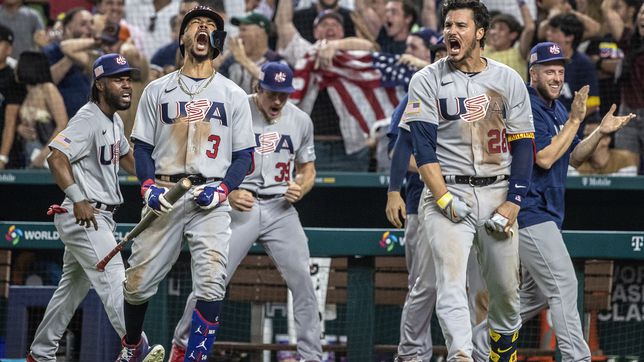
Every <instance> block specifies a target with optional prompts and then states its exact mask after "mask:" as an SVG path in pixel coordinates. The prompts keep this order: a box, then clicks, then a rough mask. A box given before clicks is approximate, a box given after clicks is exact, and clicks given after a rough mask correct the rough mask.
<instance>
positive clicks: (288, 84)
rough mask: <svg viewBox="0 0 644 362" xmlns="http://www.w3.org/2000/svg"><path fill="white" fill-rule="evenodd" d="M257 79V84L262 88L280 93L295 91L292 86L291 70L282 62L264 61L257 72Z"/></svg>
mask: <svg viewBox="0 0 644 362" xmlns="http://www.w3.org/2000/svg"><path fill="white" fill-rule="evenodd" d="M259 80H260V82H259V86H260V87H262V89H265V90H269V91H273V92H280V93H293V92H295V88H293V71H292V70H291V68H290V67H289V66H288V65H286V64H284V63H279V62H268V63H264V65H262V69H261V72H260V73H259Z"/></svg>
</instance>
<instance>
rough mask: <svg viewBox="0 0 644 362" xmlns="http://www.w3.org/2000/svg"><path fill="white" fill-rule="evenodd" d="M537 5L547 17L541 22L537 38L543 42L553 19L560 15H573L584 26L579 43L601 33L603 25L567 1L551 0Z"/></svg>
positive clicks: (539, 2)
mask: <svg viewBox="0 0 644 362" xmlns="http://www.w3.org/2000/svg"><path fill="white" fill-rule="evenodd" d="M537 5H539V8H540V9H541V10H542V11H543V13H545V14H546V15H547V17H546V18H545V19H543V20H541V21H540V22H539V30H538V34H537V37H538V38H539V39H540V40H542V39H546V38H547V36H546V33H547V31H548V28H549V25H550V24H549V22H550V20H551V19H552V18H554V17H555V16H558V15H564V14H568V15H573V16H574V17H576V18H577V20H579V22H581V23H582V24H583V30H582V34H580V36H579V42H580V43H581V41H582V40H587V39H590V38H593V37H596V36H598V35H599V33H600V31H601V24H600V23H598V22H597V21H595V20H594V19H593V18H591V17H590V16H588V15H586V14H584V13H581V12H579V11H576V10H573V8H572V6H571V5H570V3H568V1H567V0H549V1H538V2H537Z"/></svg>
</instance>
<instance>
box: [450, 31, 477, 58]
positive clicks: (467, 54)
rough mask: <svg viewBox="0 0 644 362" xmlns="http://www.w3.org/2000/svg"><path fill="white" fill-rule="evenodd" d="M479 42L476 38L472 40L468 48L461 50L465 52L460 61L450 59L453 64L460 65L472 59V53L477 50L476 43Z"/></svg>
mask: <svg viewBox="0 0 644 362" xmlns="http://www.w3.org/2000/svg"><path fill="white" fill-rule="evenodd" d="M477 42H478V40H476V37H475V38H474V39H472V40H471V42H470V43H469V44H468V46H466V47H463V48H462V49H461V51H462V52H463V53H462V54H463V55H462V56H461V58H460V59H454V58H452V57H450V60H451V61H452V63H454V64H460V63H464V62H466V61H467V60H468V59H470V58H471V57H472V53H473V52H474V49H476V43H477ZM463 45H465V44H463ZM448 54H449V50H448Z"/></svg>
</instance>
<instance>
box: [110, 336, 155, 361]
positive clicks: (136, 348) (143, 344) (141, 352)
mask: <svg viewBox="0 0 644 362" xmlns="http://www.w3.org/2000/svg"><path fill="white" fill-rule="evenodd" d="M121 346H123V349H122V350H121V353H120V354H119V356H118V357H117V359H116V362H163V358H164V357H165V349H163V346H161V345H158V344H157V345H154V346H152V347H150V346H149V345H148V341H147V339H146V338H141V340H140V341H139V343H138V344H137V345H128V344H127V343H125V337H123V339H121Z"/></svg>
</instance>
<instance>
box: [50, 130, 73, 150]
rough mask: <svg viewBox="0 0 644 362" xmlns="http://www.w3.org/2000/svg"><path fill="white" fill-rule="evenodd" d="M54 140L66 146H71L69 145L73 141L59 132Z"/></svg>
mask: <svg viewBox="0 0 644 362" xmlns="http://www.w3.org/2000/svg"><path fill="white" fill-rule="evenodd" d="M54 142H58V143H60V144H61V145H63V146H64V147H69V145H70V144H71V143H72V140H70V139H69V138H67V137H66V136H65V135H64V134H62V133H59V134H58V135H57V136H56V137H54Z"/></svg>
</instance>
